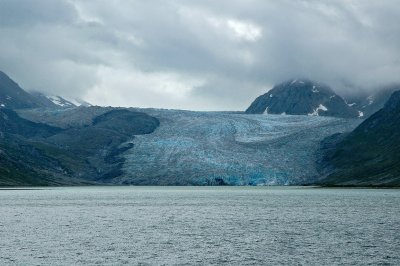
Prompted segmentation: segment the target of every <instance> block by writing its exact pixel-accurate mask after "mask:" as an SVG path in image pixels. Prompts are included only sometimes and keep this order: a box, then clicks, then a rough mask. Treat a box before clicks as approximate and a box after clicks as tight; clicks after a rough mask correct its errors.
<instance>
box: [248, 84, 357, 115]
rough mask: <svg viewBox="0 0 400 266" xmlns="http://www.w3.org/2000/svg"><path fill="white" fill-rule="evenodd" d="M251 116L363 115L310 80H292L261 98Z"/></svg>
mask: <svg viewBox="0 0 400 266" xmlns="http://www.w3.org/2000/svg"><path fill="white" fill-rule="evenodd" d="M246 113H247V114H263V113H266V114H288V115H313V116H333V117H342V118H356V117H359V116H360V114H359V112H358V111H357V110H356V109H354V108H352V107H351V106H349V105H347V103H346V102H345V100H343V98H342V97H340V96H339V95H337V94H336V93H335V92H333V90H332V89H331V88H330V87H328V86H326V85H324V84H320V83H317V82H313V81H310V80H305V79H304V80H297V79H294V80H289V81H286V82H283V83H281V84H278V85H276V86H275V87H274V88H273V89H272V90H270V91H268V92H267V93H266V94H264V95H261V96H259V97H258V98H257V99H256V100H255V101H254V102H253V103H252V104H251V105H250V107H249V108H248V109H247V110H246Z"/></svg>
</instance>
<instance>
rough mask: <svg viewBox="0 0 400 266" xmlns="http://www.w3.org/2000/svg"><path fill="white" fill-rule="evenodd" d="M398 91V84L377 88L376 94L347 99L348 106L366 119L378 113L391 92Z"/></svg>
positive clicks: (399, 88)
mask: <svg viewBox="0 0 400 266" xmlns="http://www.w3.org/2000/svg"><path fill="white" fill-rule="evenodd" d="M397 90H400V85H399V84H394V85H389V86H384V87H381V88H378V89H377V90H376V92H374V93H372V94H367V95H358V96H355V97H352V98H349V99H347V102H348V103H349V106H351V107H353V108H354V109H357V110H358V111H359V113H360V114H362V116H363V117H365V118H367V117H369V116H371V115H372V114H374V113H376V112H377V111H379V110H380V109H381V108H383V106H384V105H385V103H386V101H387V100H389V98H390V96H391V95H392V93H393V92H395V91H397Z"/></svg>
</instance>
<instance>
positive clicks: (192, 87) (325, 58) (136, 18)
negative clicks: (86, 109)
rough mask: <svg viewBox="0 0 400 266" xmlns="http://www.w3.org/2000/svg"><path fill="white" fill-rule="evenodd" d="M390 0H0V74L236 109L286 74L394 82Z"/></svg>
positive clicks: (396, 30) (397, 7)
mask: <svg viewBox="0 0 400 266" xmlns="http://www.w3.org/2000/svg"><path fill="white" fill-rule="evenodd" d="M399 14H400V4H399V1H398V0H379V1H375V0H356V1H352V0H332V1H319V0H287V1H286V0H279V1H278V0H270V1H268V0H259V1H257V0H218V1H216V0H197V1H194V0H181V1H178V0H137V1H136V0H132V1H128V0H119V1H117V0H115V1H113V0H104V1H102V0H97V1H84V0H82V1H79V0H0V34H1V35H0V70H3V71H4V72H6V73H7V74H9V75H10V76H11V77H12V78H13V79H14V80H16V81H17V82H18V83H19V84H20V85H21V86H22V87H23V88H25V89H28V90H40V91H45V92H47V93H50V94H58V95H63V96H67V97H80V98H83V99H85V100H88V101H89V102H91V103H94V104H99V105H113V106H138V107H161V108H180V109H192V110H243V109H245V108H246V107H247V106H248V105H249V104H250V103H251V101H252V100H253V99H254V98H255V97H256V96H258V95H259V94H262V93H265V92H266V91H267V90H268V89H270V88H271V87H272V86H273V84H275V83H278V82H281V81H284V80H287V79H290V78H299V77H300V78H301V77H304V78H310V79H314V80H317V81H321V82H325V83H328V84H330V85H331V86H333V87H334V89H336V90H337V91H338V92H339V93H342V94H344V93H349V92H351V91H354V90H357V89H371V88H374V87H376V86H378V85H380V84H387V83H391V82H400V15H399Z"/></svg>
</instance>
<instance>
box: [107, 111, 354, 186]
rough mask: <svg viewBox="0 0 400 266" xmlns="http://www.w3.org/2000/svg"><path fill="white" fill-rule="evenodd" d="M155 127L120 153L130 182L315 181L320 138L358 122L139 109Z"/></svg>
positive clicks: (126, 180) (123, 179) (121, 181)
mask: <svg viewBox="0 0 400 266" xmlns="http://www.w3.org/2000/svg"><path fill="white" fill-rule="evenodd" d="M139 110H140V111H142V112H146V113H148V114H149V115H151V116H154V117H156V118H158V119H159V120H160V122H161V124H160V127H159V128H158V129H156V131H155V132H153V133H152V134H148V135H140V136H135V137H134V138H133V139H132V140H131V141H130V142H132V143H133V144H134V146H133V148H132V149H130V150H128V151H127V152H125V153H124V154H123V157H124V159H125V163H124V165H123V172H124V174H123V175H122V176H119V177H116V178H115V180H113V183H117V184H132V185H298V184H306V183H310V182H313V181H315V180H316V179H317V178H318V173H317V170H316V156H317V152H318V148H319V143H320V141H321V140H322V139H324V138H325V137H327V136H330V135H332V134H334V133H338V132H347V131H351V130H352V129H354V128H355V127H356V126H357V125H358V124H359V123H360V122H361V120H360V119H341V118H332V117H321V116H300V115H298V116H296V115H265V114H264V115H262V114H261V115H249V114H242V113H229V112H193V111H181V110H158V109H139Z"/></svg>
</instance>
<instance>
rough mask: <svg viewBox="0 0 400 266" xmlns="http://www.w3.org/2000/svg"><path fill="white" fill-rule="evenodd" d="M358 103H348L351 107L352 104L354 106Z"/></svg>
mask: <svg viewBox="0 0 400 266" xmlns="http://www.w3.org/2000/svg"><path fill="white" fill-rule="evenodd" d="M355 104H356V103H348V104H347V105H348V106H350V107H352V106H354V105H355Z"/></svg>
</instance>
